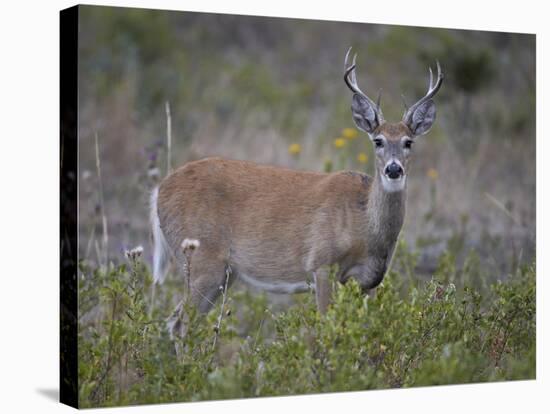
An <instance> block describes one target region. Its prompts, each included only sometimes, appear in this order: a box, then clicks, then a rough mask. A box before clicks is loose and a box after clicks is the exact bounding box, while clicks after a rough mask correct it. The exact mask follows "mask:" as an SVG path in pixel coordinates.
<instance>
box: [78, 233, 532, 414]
mask: <svg viewBox="0 0 550 414" xmlns="http://www.w3.org/2000/svg"><path fill="white" fill-rule="evenodd" d="M469 257H470V258H469V259H468V260H467V261H466V263H465V265H464V266H463V267H462V268H461V269H458V270H457V268H456V264H455V258H454V257H450V256H449V255H448V254H445V255H443V256H442V257H441V259H440V264H439V267H438V270H437V272H436V275H435V277H434V278H433V279H431V280H429V281H424V282H422V281H419V280H417V279H415V278H414V273H413V272H414V267H415V266H416V258H417V256H416V254H414V253H411V252H408V250H407V246H406V245H405V243H404V242H400V244H399V246H398V248H397V252H396V257H395V259H394V265H393V268H394V270H392V271H390V272H389V273H388V275H387V276H386V278H385V280H384V282H383V284H382V285H381V286H380V287H379V288H378V289H377V292H376V294H375V295H374V296H373V297H369V296H364V295H363V294H362V293H361V289H360V287H359V286H358V284H357V283H355V282H354V281H350V282H349V283H347V284H346V285H344V286H342V285H339V284H337V283H334V288H335V292H334V303H333V305H331V307H330V308H329V310H328V312H327V313H326V314H325V315H320V314H319V313H318V312H317V311H316V307H315V299H314V295H312V294H304V295H297V296H296V298H295V302H296V303H295V304H294V306H291V307H287V308H285V310H284V311H279V312H277V311H275V310H274V308H273V307H272V306H270V305H269V302H268V300H267V298H266V297H265V295H263V294H254V293H252V292H250V291H246V290H239V289H238V288H237V289H236V290H235V291H230V292H229V297H228V298H227V301H226V307H225V308H224V309H221V308H220V305H219V304H218V306H217V308H216V309H214V310H213V311H212V312H211V313H210V314H209V315H208V316H207V317H206V318H202V319H201V318H198V317H197V316H196V315H195V314H194V312H193V311H192V310H189V311H190V314H191V316H190V322H189V332H188V335H187V336H186V338H185V339H184V340H183V343H182V344H181V345H182V347H183V349H184V350H185V352H184V355H183V356H182V357H181V359H178V358H177V357H176V355H175V352H174V345H173V343H172V342H171V341H170V339H169V338H168V337H167V334H166V331H165V324H164V318H165V317H166V316H168V315H169V312H170V311H169V309H170V306H171V305H169V304H167V303H166V302H169V301H165V300H160V298H164V296H163V295H164V294H165V293H166V292H164V291H163V289H159V291H158V292H156V294H157V295H159V296H160V297H159V300H158V301H157V305H156V306H157V307H158V308H159V309H155V310H154V312H151V309H150V303H149V301H148V299H147V297H149V293H150V289H151V279H150V275H149V272H148V270H147V268H146V267H145V266H144V265H143V264H142V263H141V262H140V261H139V260H136V261H131V262H130V265H129V266H128V265H121V266H117V267H115V266H111V267H110V268H109V269H108V270H106V271H105V270H98V269H89V268H87V267H86V266H84V265H82V266H81V273H82V274H81V279H80V289H79V291H80V295H79V300H80V304H81V308H80V309H81V313H80V335H79V378H80V381H79V387H80V401H81V404H82V405H83V406H86V407H90V406H111V405H119V404H137V403H154V402H170V401H195V400H205V399H222V398H244V397H255V396H273V395H288V394H303V393H318V392H334V391H350V390H366V389H382V388H392V387H412V386H420V385H437V384H456V383H466V382H484V381H494V380H504V379H528V378H534V376H535V268H534V266H531V267H523V268H520V269H518V271H517V272H516V273H515V274H513V275H510V276H509V277H508V278H507V280H506V281H502V282H497V283H494V284H492V285H491V286H490V288H482V289H481V290H478V289H476V288H473V287H471V286H470V285H469V281H470V280H474V279H475V278H476V276H477V275H476V274H471V275H467V274H466V273H467V272H471V273H475V272H476V271H477V267H476V266H475V265H472V263H474V262H475V260H474V259H473V258H472V257H473V253H471V254H470V255H469ZM446 272H451V273H453V274H454V276H453V278H450V277H448V276H446V274H445V273H446ZM409 273H410V274H409ZM449 280H453V282H450V281H449ZM165 290H168V288H166V289H165ZM94 292H95V294H94ZM97 292H99V293H100V294H99V297H98V296H97ZM222 310H223V313H221V315H222V323H221V325H220V326H221V329H220V330H219V331H217V332H216V329H212V328H213V327H214V326H215V324H216V321H217V319H218V317H219V315H220V312H221V311H222ZM160 316H162V317H160ZM215 337H216V339H217V343H216V344H215V340H214V338H215ZM214 344H215V345H214Z"/></svg>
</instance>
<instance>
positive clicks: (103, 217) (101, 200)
mask: <svg viewBox="0 0 550 414" xmlns="http://www.w3.org/2000/svg"><path fill="white" fill-rule="evenodd" d="M95 165H96V168H97V178H98V182H99V204H100V208H101V222H102V225H103V249H104V254H105V266H107V261H108V255H109V252H108V247H109V233H108V231H107V216H106V215H105V200H104V198H103V181H102V179H101V162H100V161H99V139H98V136H97V132H96V133H95Z"/></svg>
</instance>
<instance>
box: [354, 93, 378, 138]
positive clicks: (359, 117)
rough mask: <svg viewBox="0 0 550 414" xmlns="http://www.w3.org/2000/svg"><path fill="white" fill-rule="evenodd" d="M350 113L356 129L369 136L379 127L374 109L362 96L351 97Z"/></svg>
mask: <svg viewBox="0 0 550 414" xmlns="http://www.w3.org/2000/svg"><path fill="white" fill-rule="evenodd" d="M351 113H352V115H353V121H354V122H355V125H357V128H359V129H360V130H362V131H365V132H367V133H369V134H371V133H373V132H374V130H375V129H376V128H378V126H379V125H380V121H379V120H378V115H377V113H376V109H375V108H373V107H372V105H371V104H370V102H369V101H368V100H367V99H365V98H364V97H363V96H360V95H358V94H354V95H353V99H352V101H351Z"/></svg>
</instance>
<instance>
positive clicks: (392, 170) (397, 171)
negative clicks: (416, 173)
mask: <svg viewBox="0 0 550 414" xmlns="http://www.w3.org/2000/svg"><path fill="white" fill-rule="evenodd" d="M385 173H386V175H387V176H388V177H389V178H391V179H392V180H395V179H396V178H399V177H401V176H402V175H403V168H401V166H400V165H399V164H398V163H396V162H392V163H391V164H390V165H388V166H386V171H385Z"/></svg>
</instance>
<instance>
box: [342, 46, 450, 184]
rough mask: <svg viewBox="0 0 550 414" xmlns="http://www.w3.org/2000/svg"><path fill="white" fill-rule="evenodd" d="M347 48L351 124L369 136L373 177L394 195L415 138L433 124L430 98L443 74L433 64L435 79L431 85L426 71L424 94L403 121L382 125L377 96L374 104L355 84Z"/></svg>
mask: <svg viewBox="0 0 550 414" xmlns="http://www.w3.org/2000/svg"><path fill="white" fill-rule="evenodd" d="M350 52H351V47H350V48H349V50H348V52H347V53H346V58H345V61H344V81H345V82H346V84H347V85H348V87H349V88H350V89H351V91H352V92H353V98H352V103H351V112H352V114H353V120H354V121H355V125H357V128H359V129H360V130H362V131H365V132H366V133H368V134H369V137H370V139H371V141H372V143H373V145H374V152H375V154H376V174H377V176H378V177H379V178H380V179H381V181H382V186H383V188H384V189H385V190H386V191H389V192H395V191H401V190H403V189H404V188H405V183H406V180H407V171H408V164H409V158H410V155H411V151H412V147H413V144H414V141H415V139H416V137H418V136H420V135H424V134H426V133H427V132H428V131H429V130H430V128H431V127H432V125H433V123H434V121H435V104H434V101H433V99H432V98H433V97H434V96H435V94H436V93H437V91H438V90H439V88H440V87H441V84H442V83H443V73H442V72H441V67H440V66H439V62H437V79H436V81H435V83H434V79H433V73H432V69H431V68H430V83H429V86H428V92H427V93H426V95H425V96H424V97H423V98H421V99H420V100H419V101H418V102H416V103H415V104H414V105H412V106H411V107H409V108H407V107H406V108H405V113H404V114H403V119H402V120H401V121H400V122H397V123H391V122H386V121H385V120H384V116H383V114H382V110H381V109H380V93H378V98H377V100H376V103H375V102H374V101H372V100H371V99H370V98H369V97H368V96H367V95H366V94H365V93H364V92H363V91H361V89H359V86H358V85H357V78H356V76H355V68H356V65H355V60H356V58H357V55H355V56H354V57H353V62H352V64H351V66H348V57H349V54H350Z"/></svg>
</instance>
